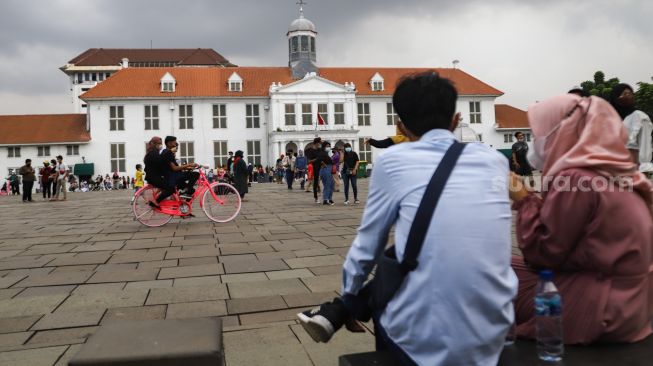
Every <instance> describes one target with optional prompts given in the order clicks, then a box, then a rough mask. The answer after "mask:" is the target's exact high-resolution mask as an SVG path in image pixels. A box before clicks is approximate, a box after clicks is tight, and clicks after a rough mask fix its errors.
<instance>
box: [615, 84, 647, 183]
mask: <svg viewBox="0 0 653 366" xmlns="http://www.w3.org/2000/svg"><path fill="white" fill-rule="evenodd" d="M610 104H612V106H613V107H614V108H615V110H616V111H617V113H619V116H620V117H621V119H623V121H624V127H625V128H626V131H628V141H627V142H626V148H628V151H630V155H631V157H632V160H633V162H635V163H637V164H638V165H639V171H640V172H642V173H646V174H651V173H653V162H652V160H653V123H652V122H651V118H650V117H649V116H648V115H647V114H646V113H644V112H642V111H639V110H637V109H635V94H634V92H633V88H632V87H631V86H630V85H628V84H617V85H616V86H615V87H614V88H612V93H611V95H610Z"/></svg>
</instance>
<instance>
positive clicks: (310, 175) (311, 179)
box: [305, 164, 314, 192]
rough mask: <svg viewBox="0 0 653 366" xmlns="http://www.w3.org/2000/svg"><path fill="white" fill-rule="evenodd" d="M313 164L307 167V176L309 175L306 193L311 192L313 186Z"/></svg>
mask: <svg viewBox="0 0 653 366" xmlns="http://www.w3.org/2000/svg"><path fill="white" fill-rule="evenodd" d="M313 173H314V172H313V164H308V166H307V167H306V174H307V175H308V185H306V190H305V192H310V191H311V186H312V185H313Z"/></svg>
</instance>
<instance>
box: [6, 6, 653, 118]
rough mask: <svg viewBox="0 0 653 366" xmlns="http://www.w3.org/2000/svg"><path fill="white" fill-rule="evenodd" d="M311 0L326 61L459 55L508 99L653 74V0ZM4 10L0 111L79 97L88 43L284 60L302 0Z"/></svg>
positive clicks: (39, 109)
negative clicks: (76, 61) (73, 83)
mask: <svg viewBox="0 0 653 366" xmlns="http://www.w3.org/2000/svg"><path fill="white" fill-rule="evenodd" d="M308 2H309V4H308V5H307V6H306V16H307V17H308V18H309V19H311V20H312V21H313V22H314V23H315V24H316V26H317V29H318V32H319V40H318V63H319V64H321V65H324V66H327V65H328V66H432V67H449V66H450V65H451V60H453V59H460V60H461V61H462V63H461V67H462V68H463V69H464V70H466V71H468V72H470V73H472V74H474V75H475V76H477V77H479V78H480V79H482V80H484V81H486V82H488V83H490V84H492V85H493V86H496V87H497V88H499V89H501V90H503V91H504V92H506V96H504V97H502V98H501V99H500V102H507V103H514V104H515V105H517V106H519V107H522V108H524V107H526V106H527V104H528V103H530V102H532V101H535V100H538V99H542V98H544V97H546V96H548V95H550V94H553V93H556V92H560V91H564V90H566V89H567V88H568V87H570V86H571V85H573V84H576V83H578V82H580V81H582V80H584V79H588V78H591V76H592V73H593V72H594V71H595V70H597V69H602V70H604V71H605V72H606V73H607V74H608V75H610V76H612V75H617V76H621V77H622V79H624V80H625V81H627V82H631V83H634V82H636V81H639V80H647V81H648V80H649V78H650V76H651V75H653V68H651V67H650V60H651V59H652V58H653V49H652V47H651V45H652V44H653V29H652V28H651V27H650V25H649V23H650V14H651V13H653V3H651V2H642V1H636V0H626V1H621V2H618V3H617V2H611V1H608V0H597V1H590V0H586V1H573V2H570V1H563V0H554V1H548V2H546V3H543V2H541V1H517V0H495V1H492V2H491V3H490V2H487V1H481V0H473V1H455V0H440V1H433V0H431V1H422V0H404V1H401V2H397V1H390V0H356V1H351V0H313V1H310V0H309V1H308ZM615 3H616V4H615ZM1 10H2V11H1V12H0V50H2V52H0V81H1V82H0V95H2V98H1V100H0V114H8V113H48V112H62V111H66V108H72V107H71V106H70V102H69V95H68V89H67V81H66V77H65V75H64V74H63V73H62V72H61V71H59V70H58V69H57V68H58V67H60V66H62V65H63V64H65V63H66V61H68V60H69V59H71V58H73V57H74V56H76V55H77V54H79V53H81V52H82V51H84V50H86V49H87V48H91V47H105V48H132V47H134V48H136V47H140V48H146V47H149V45H150V41H152V42H153V45H154V47H159V48H172V47H189V48H193V47H211V48H214V49H216V50H217V51H218V52H220V53H221V54H223V55H224V56H225V57H227V58H228V59H229V60H230V61H232V62H234V63H236V64H239V65H275V66H276V65H285V64H286V62H287V60H286V55H287V50H286V41H285V32H286V30H287V26H288V24H289V23H290V21H292V20H293V19H294V18H296V17H297V14H298V13H297V5H295V1H294V0H265V1H256V2H255V1H249V2H248V1H224V0H189V1H185V2H180V1H178V0H139V1H133V0H132V1H128V0H95V1H88V0H86V1H83V0H79V1H73V0H50V1H37V0H5V1H3V3H2V9H1ZM61 100H65V101H67V103H66V105H64V106H62V107H60V108H59V104H58V103H59V101H61ZM34 101H38V103H34ZM54 106H57V108H56V109H57V110H53V109H55V108H54Z"/></svg>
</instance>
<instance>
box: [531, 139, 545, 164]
mask: <svg viewBox="0 0 653 366" xmlns="http://www.w3.org/2000/svg"><path fill="white" fill-rule="evenodd" d="M544 146H546V138H536V139H535V141H534V142H533V148H532V149H529V150H528V155H527V156H526V159H528V162H529V163H530V164H531V165H532V166H533V168H535V169H537V170H542V169H544V160H545V156H544Z"/></svg>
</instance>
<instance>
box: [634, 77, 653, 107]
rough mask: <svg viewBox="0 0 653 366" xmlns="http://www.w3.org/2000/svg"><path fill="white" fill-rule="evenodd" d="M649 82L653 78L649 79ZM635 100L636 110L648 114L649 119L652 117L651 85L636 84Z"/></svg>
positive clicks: (652, 98) (652, 89)
mask: <svg viewBox="0 0 653 366" xmlns="http://www.w3.org/2000/svg"><path fill="white" fill-rule="evenodd" d="M651 80H653V77H651ZM635 100H636V101H637V104H636V106H637V109H639V110H640V111H642V112H644V113H646V114H648V115H649V117H653V83H645V82H642V81H640V82H639V83H637V91H636V92H635Z"/></svg>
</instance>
